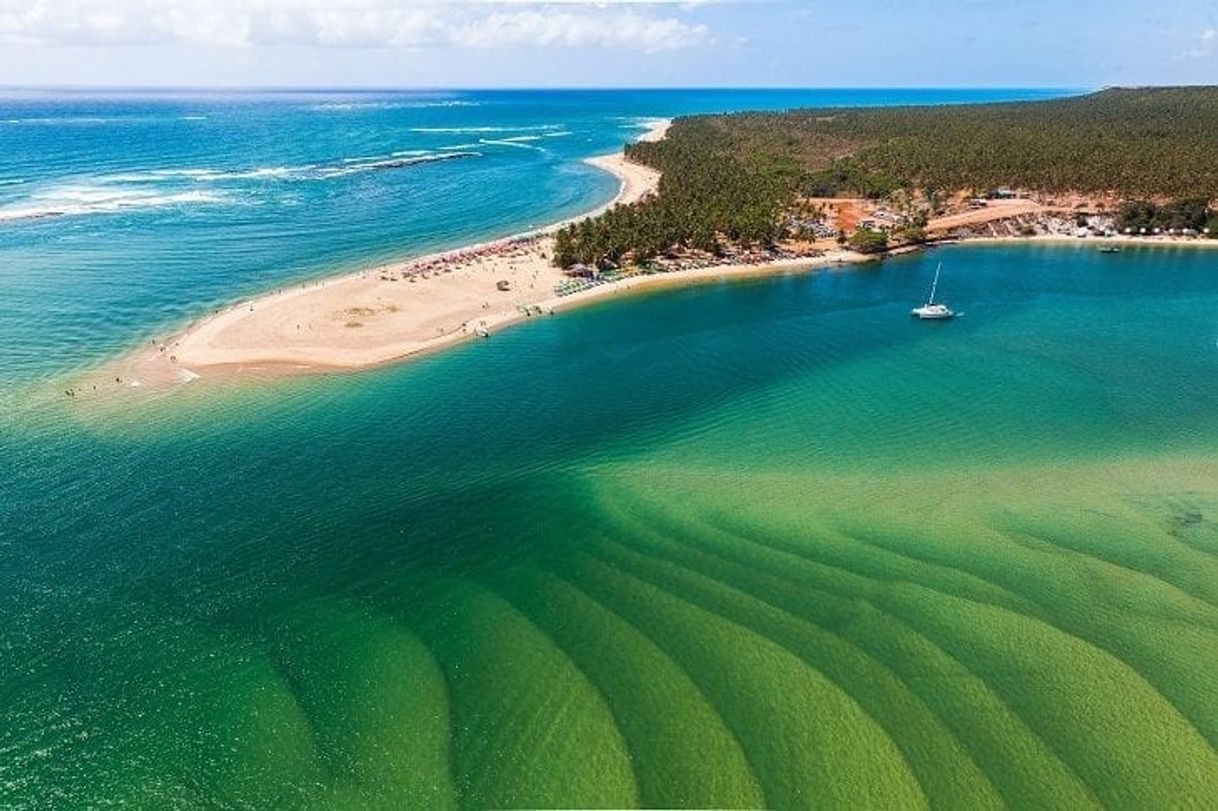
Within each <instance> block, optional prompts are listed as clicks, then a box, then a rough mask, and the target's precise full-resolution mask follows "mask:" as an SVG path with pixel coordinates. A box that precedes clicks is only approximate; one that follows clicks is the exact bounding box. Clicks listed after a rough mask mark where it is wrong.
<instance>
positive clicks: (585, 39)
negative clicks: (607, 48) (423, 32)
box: [452, 10, 710, 52]
mask: <svg viewBox="0 0 1218 811" xmlns="http://www.w3.org/2000/svg"><path fill="white" fill-rule="evenodd" d="M452 39H453V41H454V42H455V43H457V44H460V45H466V46H471V47H495V46H502V45H523V44H538V45H569V46H584V47H586V46H591V45H624V46H628V47H631V46H632V47H636V48H640V49H642V50H644V51H651V52H655V51H664V50H670V49H674V48H687V47H691V46H694V45H701V44H703V43H706V42H709V41H710V32H709V31H708V30H707V28H706V26H704V25H688V24H686V23H683V22H681V21H680V20H677V19H672V18H668V19H656V18H653V17H650V16H646V15H642V14H637V13H634V12H625V13H618V14H612V15H605V14H603V13H596V14H590V13H586V12H567V11H563V12H557V13H556V12H554V11H553V10H542V11H512V12H496V13H493V14H489V15H487V16H485V17H483V18H481V19H479V20H477V21H475V22H472V23H470V24H467V25H464V26H460V27H457V28H455V29H453V31H452Z"/></svg>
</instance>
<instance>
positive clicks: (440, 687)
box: [0, 246, 1218, 807]
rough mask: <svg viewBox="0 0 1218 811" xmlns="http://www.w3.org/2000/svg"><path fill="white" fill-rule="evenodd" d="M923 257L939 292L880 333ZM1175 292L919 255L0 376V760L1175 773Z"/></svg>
mask: <svg viewBox="0 0 1218 811" xmlns="http://www.w3.org/2000/svg"><path fill="white" fill-rule="evenodd" d="M940 259H942V260H943V261H944V267H945V274H944V282H943V291H944V293H945V295H946V296H947V300H948V301H950V302H951V303H952V304H953V305H954V306H957V307H959V308H961V309H963V310H965V311H966V313H967V314H966V316H965V317H964V318H963V319H961V320H958V321H956V322H953V323H947V324H923V323H918V322H915V321H913V320H911V319H910V318H909V317H908V315H907V314H906V310H907V308H908V307H909V305H910V302H916V301H917V300H919V298H920V296H921V295H922V294H923V293H924V290H925V288H926V286H927V284H928V283H929V280H930V275H931V274H932V273H933V268H934V264H935V263H936V262H937V261H939V260H940ZM1215 313H1218V254H1213V253H1210V252H1207V251H1200V250H1193V251H1189V250H1176V251H1172V250H1162V249H1141V250H1127V251H1125V252H1124V253H1122V254H1120V255H1119V256H1115V257H1114V256H1105V255H1101V254H1098V253H1096V252H1095V251H1094V250H1090V249H1088V248H1086V247H1083V246H1079V247H1077V248H1076V247H1043V248H1029V247H977V248H953V249H949V250H943V251H941V252H935V253H931V254H928V255H925V256H912V257H905V258H900V259H896V260H891V261H887V262H884V263H883V264H879V265H875V266H871V267H867V268H863V269H858V270H840V271H839V270H830V271H823V272H819V273H816V274H811V275H792V276H783V277H777V278H772V279H766V280H757V281H752V282H738V283H723V284H717V285H711V286H705V287H700V288H691V289H687V290H680V291H667V292H663V293H655V294H651V295H645V296H642V297H639V298H635V299H629V300H620V301H614V302H611V303H606V304H603V305H599V306H595V307H591V308H588V309H585V310H581V311H577V312H573V313H570V314H568V315H565V316H563V317H561V318H554V319H549V320H545V321H537V322H531V323H528V324H525V325H523V326H521V327H519V328H517V329H513V330H510V331H508V332H505V333H502V334H501V335H499V336H497V337H496V339H495V340H493V341H490V342H484V343H479V344H471V345H466V346H463V347H460V348H457V349H455V350H454V351H452V352H449V353H446V354H443V355H439V356H434V357H430V358H427V359H424V360H421V361H419V362H417V363H411V364H407V365H404V366H401V367H394V368H389V369H383V370H378V371H374V372H369V373H366V374H360V375H353V376H339V377H333V378H307V379H299V380H283V381H277V382H273V383H270V384H267V385H264V386H259V387H248V386H239V385H238V386H232V387H225V388H219V389H217V388H211V389H204V388H196V389H193V390H190V389H188V390H187V391H185V392H183V393H180V394H177V395H174V396H173V397H170V398H168V399H165V400H158V401H152V402H147V403H144V404H139V403H136V404H132V402H131V401H125V402H124V403H123V404H122V405H121V410H118V409H115V408H106V407H104V406H99V405H98V404H97V402H96V401H93V403H91V404H87V403H84V402H81V403H73V402H66V401H63V400H62V399H47V400H42V401H39V400H37V398H36V397H35V398H34V399H33V400H32V401H31V402H29V403H27V405H26V407H25V408H24V409H22V410H20V411H19V412H17V413H15V414H14V413H10V414H9V416H8V417H6V419H5V424H4V430H3V434H4V436H5V448H4V454H5V457H6V460H7V462H8V464H7V465H6V468H5V474H4V475H5V488H4V489H5V493H6V504H7V506H6V509H5V510H4V512H3V515H2V516H0V538H3V539H4V540H3V547H4V565H3V568H2V570H0V572H2V573H0V615H2V616H3V617H4V644H3V646H0V673H3V674H4V675H3V677H2V678H0V707H2V708H3V710H2V712H3V714H4V723H3V724H2V725H0V730H2V731H0V786H3V788H2V789H0V791H3V792H4V796H5V798H6V800H7V801H9V802H15V803H18V804H20V803H22V802H27V801H33V800H35V799H46V798H48V797H52V798H57V799H58V800H59V801H61V802H62V803H70V804H76V803H79V804H85V803H89V802H95V801H99V800H101V799H120V800H125V801H131V802H141V803H144V804H153V805H164V804H177V805H185V806H191V805H196V804H201V803H204V802H205V801H206V802H220V803H231V804H242V803H248V804H255V805H264V804H275V805H304V806H327V805H333V804H354V805H361V806H362V805H377V804H382V803H383V804H390V805H392V804H395V803H405V804H408V805H427V806H437V805H453V804H456V805H461V806H464V807H492V806H493V807H503V806H522V805H523V806H535V805H552V804H564V803H565V804H572V805H590V804H591V805H595V804H600V805H631V804H636V803H640V804H649V805H708V804H710V805H716V804H718V805H741V804H743V805H760V804H766V805H770V806H774V807H797V806H801V805H805V804H812V805H842V806H857V805H858V804H859V803H870V802H879V801H880V800H883V801H885V802H888V803H891V804H892V805H899V806H902V807H908V806H909V805H918V804H921V803H923V802H925V803H929V804H931V805H935V806H938V807H978V806H985V805H991V804H995V803H997V802H998V801H999V800H1001V801H1004V802H1007V803H1011V804H1015V805H1028V806H1035V807H1043V806H1044V805H1046V804H1052V803H1060V804H1063V805H1070V806H1078V805H1087V804H1091V803H1103V804H1107V805H1113V804H1117V805H1123V806H1141V807H1149V806H1151V805H1154V803H1153V802H1152V800H1154V799H1155V798H1159V799H1161V798H1163V797H1173V798H1174V797H1179V798H1182V800H1187V799H1188V798H1192V799H1193V800H1196V801H1198V802H1200V801H1201V800H1202V799H1203V798H1206V797H1210V796H1213V795H1212V791H1213V790H1214V782H1215V779H1218V755H1216V754H1215V751H1214V748H1213V747H1214V745H1215V743H1216V742H1218V717H1216V716H1215V714H1214V707H1218V696H1216V695H1214V690H1215V688H1214V682H1213V680H1212V678H1211V677H1210V674H1211V673H1212V672H1213V667H1214V665H1215V664H1218V660H1216V658H1215V651H1218V644H1215V643H1218V607H1216V606H1218V590H1216V589H1215V583H1218V577H1215V575H1218V563H1216V562H1215V555H1218V523H1215V521H1214V517H1213V516H1214V513H1215V511H1216V510H1218V491H1216V488H1215V485H1214V482H1216V481H1218V466H1216V465H1215V464H1214V462H1213V459H1214V455H1213V454H1214V437H1215V436H1218V430H1216V429H1218V424H1216V423H1218V376H1215V374H1214V370H1215V366H1216V365H1218V346H1216V345H1215V343H1216V340H1218V316H1216V315H1215ZM1097 719H1098V720H1097ZM1113 762H1118V763H1120V764H1122V765H1121V766H1120V768H1119V769H1118V770H1116V771H1115V772H1114V771H1113V767H1111V763H1113ZM944 764H947V765H944Z"/></svg>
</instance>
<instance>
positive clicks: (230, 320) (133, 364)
mask: <svg viewBox="0 0 1218 811" xmlns="http://www.w3.org/2000/svg"><path fill="white" fill-rule="evenodd" d="M670 123H671V122H670V121H668V120H661V121H657V122H655V123H654V124H653V125H652V126H651V127H650V128H649V129H648V130H647V132H646V133H644V134H643V135H642V136H641V137H640V139H639V140H659V139H661V138H663V137H664V134H665V132H666V131H667V129H668V126H669V124H670ZM587 163H589V164H591V165H593V166H596V167H597V168H599V169H602V170H604V171H606V172H609V173H611V174H613V175H614V176H615V177H617V178H618V181H619V188H618V192H617V194H616V195H615V196H614V197H613V199H612V200H610V201H609V202H608V203H606V204H605V205H603V206H600V207H598V208H596V209H594V210H592V211H589V212H586V213H584V214H581V215H580V216H579V217H575V218H571V219H569V220H564V221H562V222H557V223H553V224H551V225H549V226H547V227H545V228H542V229H539V230H535V231H531V232H527V233H522V234H518V235H514V236H511V237H506V238H504V239H499V240H495V241H491V242H486V243H481V244H477V245H471V246H467V247H463V248H459V249H456V250H451V251H445V252H442V253H436V254H430V255H427V256H423V257H419V258H416V259H411V260H408V261H403V262H395V263H391V264H387V265H383V266H380V267H376V268H371V269H367V270H361V271H358V272H354V273H347V274H344V275H340V276H334V277H331V278H326V279H321V280H314V281H308V282H303V283H301V284H297V285H294V286H291V287H286V288H282V289H280V290H276V291H273V292H268V293H266V294H263V295H260V296H257V297H255V298H252V299H247V300H244V301H240V302H237V303H235V304H233V305H231V306H229V307H227V308H224V309H222V310H219V311H217V312H216V313H214V314H212V315H211V316H209V317H207V318H204V319H202V320H200V321H198V322H195V323H194V324H191V325H190V326H188V327H187V328H186V329H184V330H183V331H181V332H178V333H176V334H173V335H170V336H168V337H165V338H158V339H156V340H154V341H151V342H150V343H149V344H147V345H145V346H143V347H141V348H140V349H139V350H137V351H136V352H134V353H132V354H131V355H129V356H127V357H125V358H123V359H121V360H120V361H118V362H117V363H114V364H109V365H107V366H106V367H105V368H104V369H103V370H102V372H103V374H104V375H105V377H106V378H107V379H109V378H111V377H113V378H115V379H116V380H118V381H122V382H123V383H125V384H128V385H132V386H137V387H138V386H145V385H151V386H161V385H165V384H173V383H185V382H191V381H194V380H197V379H199V378H203V377H210V376H215V375H231V374H241V373H262V374H285V373H286V374H291V373H306V372H310V371H327V370H342V369H359V368H364V367H369V366H374V365H378V364H383V363H388V362H391V361H394V360H398V359H401V358H404V357H408V356H411V355H416V354H419V353H422V352H427V351H431V350H435V349H439V348H442V347H445V346H448V345H451V344H453V343H456V342H458V341H462V340H467V339H471V338H485V337H488V336H489V335H490V334H491V333H492V332H493V331H495V330H498V329H501V328H503V327H504V326H506V325H508V324H511V323H515V322H517V321H520V320H523V319H525V318H529V317H536V316H538V315H540V314H543V313H551V312H554V311H557V310H559V309H563V308H566V307H569V306H571V305H572V304H574V303H578V302H586V301H588V300H590V299H592V298H599V297H602V296H605V295H610V294H612V293H614V292H617V291H620V290H622V289H627V288H628V285H626V284H621V285H616V286H615V285H602V286H600V287H597V288H595V289H593V290H590V291H584V292H581V293H577V294H572V295H569V296H567V297H565V298H560V297H558V296H557V295H556V294H555V293H554V287H555V285H557V284H560V283H562V282H564V281H567V280H568V279H567V276H566V275H564V274H563V272H562V271H561V270H559V269H558V268H556V267H554V265H553V264H552V262H551V261H550V257H551V254H552V247H553V237H552V236H551V235H552V233H553V232H554V231H556V230H557V229H558V228H560V227H561V226H563V225H565V224H567V223H568V222H572V221H575V220H579V219H583V218H584V217H588V216H595V215H597V214H599V213H601V212H603V211H604V210H606V209H608V208H610V207H612V206H615V205H621V204H627V203H632V202H635V201H637V200H639V199H641V198H643V197H645V196H646V195H648V194H651V193H653V192H654V191H655V189H656V186H657V184H658V183H659V177H660V175H659V172H657V171H655V170H654V169H651V168H649V167H646V166H642V165H639V164H635V163H631V162H630V161H628V160H626V159H625V157H624V156H623V155H622V154H620V153H618V154H613V155H602V156H599V157H595V158H589V159H588V160H587ZM590 294H594V295H590Z"/></svg>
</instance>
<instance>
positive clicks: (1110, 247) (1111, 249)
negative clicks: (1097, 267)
mask: <svg viewBox="0 0 1218 811" xmlns="http://www.w3.org/2000/svg"><path fill="white" fill-rule="evenodd" d="M1120 252H1121V249H1120V248H1118V247H1117V246H1115V245H1105V246H1104V247H1103V248H1100V253H1120Z"/></svg>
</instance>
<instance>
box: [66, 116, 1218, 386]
mask: <svg viewBox="0 0 1218 811" xmlns="http://www.w3.org/2000/svg"><path fill="white" fill-rule="evenodd" d="M670 123H671V122H670V121H669V120H663V121H659V122H657V123H656V124H655V125H653V126H652V127H651V129H649V130H648V131H647V132H646V133H645V134H644V135H643V136H641V138H640V140H659V139H661V138H663V137H664V135H665V132H666V131H667V129H668V126H669V124H670ZM585 162H586V163H588V164H590V165H593V166H596V167H597V168H599V169H601V170H603V171H606V172H609V173H610V174H613V175H614V176H615V177H616V178H617V179H618V191H617V193H616V194H615V195H614V197H613V198H612V199H611V200H610V201H608V202H607V203H605V204H603V205H601V206H598V207H596V208H594V209H592V210H591V211H588V212H585V213H583V214H580V215H578V216H575V217H570V218H567V219H564V220H561V221H559V222H555V223H552V224H550V225H547V226H544V227H542V228H537V229H533V230H530V231H526V232H523V233H519V234H515V235H513V236H508V237H504V238H501V239H497V240H491V241H487V242H481V243H477V244H474V245H469V246H464V247H460V248H455V249H451V250H447V251H442V252H438V253H432V254H427V255H425V256H421V257H417V258H414V259H409V260H404V261H397V262H390V263H386V264H382V265H379V266H375V267H370V268H366V269H362V270H355V271H346V272H343V273H339V274H335V275H331V276H327V277H322V278H320V279H314V280H308V281H304V282H299V283H297V284H296V285H294V286H292V287H290V288H281V289H279V290H276V291H270V292H267V293H263V294H261V295H257V296H254V297H252V298H247V299H243V300H240V301H237V302H234V303H233V304H230V305H229V306H227V307H225V308H222V309H219V310H217V311H216V312H214V313H213V314H211V315H209V316H206V317H203V318H201V319H198V320H196V321H194V322H192V323H191V324H189V325H187V326H186V327H185V328H183V329H180V330H178V331H176V332H174V333H173V334H171V336H170V337H168V338H166V339H164V340H162V341H156V340H153V341H151V342H150V343H149V344H144V345H143V346H142V347H140V348H137V349H135V350H132V351H129V352H128V353H127V354H126V355H124V356H121V357H119V358H117V359H115V360H113V361H110V362H107V363H105V364H103V365H102V366H101V367H99V368H97V369H95V370H94V371H93V372H92V373H87V374H86V377H87V378H93V381H94V382H95V388H97V386H96V382H99V381H100V380H106V381H107V382H108V381H109V380H111V379H113V381H114V384H111V385H107V386H106V388H107V389H110V390H113V389H114V386H115V385H117V386H119V387H121V388H128V387H133V388H143V387H148V388H153V389H160V388H165V387H173V386H178V385H183V384H186V383H191V382H194V381H196V380H200V379H226V378H231V377H237V376H253V377H278V376H287V375H300V374H325V373H336V372H355V371H360V370H364V369H370V368H375V367H378V366H383V365H387V364H390V363H396V362H400V361H403V360H405V359H408V358H411V357H415V356H422V355H426V354H430V353H432V352H435V351H439V350H441V349H445V348H448V347H450V346H453V345H455V344H457V343H460V342H463V341H467V340H474V339H478V338H487V337H490V335H491V334H492V333H494V332H497V331H499V330H501V329H505V328H507V327H509V326H511V325H514V324H516V323H519V322H521V321H524V320H527V319H529V318H533V317H539V316H542V315H544V314H549V315H553V314H555V313H559V312H562V311H566V310H570V309H574V308H576V307H580V306H584V305H587V304H591V303H593V302H597V301H602V300H608V299H611V298H613V297H616V296H620V295H623V294H632V293H639V292H644V291H647V290H654V289H661V288H664V287H677V286H686V285H694V284H700V283H709V282H715V281H722V280H729V279H736V278H741V277H745V276H749V277H763V276H770V275H776V274H782V273H792V272H801V273H802V272H810V271H813V270H818V269H823V268H826V267H833V266H844V265H854V264H861V263H866V262H871V261H879V260H882V259H884V258H886V257H890V256H897V255H901V254H906V253H912V252H915V251H919V250H924V249H928V248H932V247H936V246H941V245H951V244H968V243H975V244H1004V243H1006V244H1037V243H1040V244H1066V243H1073V244H1075V245H1078V246H1080V247H1087V246H1091V245H1095V246H1096V247H1103V246H1115V245H1148V246H1158V247H1163V246H1168V247H1173V246H1174V247H1214V248H1218V240H1201V239H1179V238H1172V237H1155V236H1140V235H1139V236H1133V235H1119V236H1114V237H1106V238H1088V239H1080V238H1077V237H1070V236H1065V235H1037V236H989V237H981V236H978V237H955V238H945V239H935V240H930V241H928V242H927V243H924V244H920V245H910V246H903V247H898V248H894V249H890V250H888V251H886V252H884V253H881V254H870V255H864V254H858V253H855V252H854V251H850V250H847V249H844V248H837V249H831V250H828V251H825V252H824V253H823V254H821V255H819V256H806V257H796V258H784V259H773V260H766V261H760V262H740V263H734V264H722V265H709V266H706V267H698V268H682V269H676V270H669V271H663V272H652V273H646V272H637V273H632V274H630V275H626V276H623V277H622V278H619V279H615V280H612V281H603V282H600V283H597V284H595V285H586V286H585V287H584V289H577V290H575V291H574V292H565V294H559V293H558V292H556V290H555V288H556V287H560V288H561V287H563V286H566V287H568V288H569V289H571V288H577V287H580V286H581V285H580V283H578V282H572V280H571V279H570V277H568V276H567V275H566V274H564V273H563V272H562V271H561V270H559V269H558V268H556V267H554V266H553V265H552V263H551V262H550V258H549V257H550V255H551V253H552V246H553V237H552V234H553V233H554V232H555V231H557V230H558V229H559V228H561V227H563V226H564V225H567V224H569V223H572V222H578V221H580V220H583V219H585V218H587V217H593V216H596V215H598V214H600V213H602V212H604V211H606V210H608V209H610V208H612V207H613V206H615V205H620V204H625V203H630V202H634V201H636V200H639V199H641V198H643V197H646V196H647V195H649V194H652V193H654V191H655V189H656V186H657V184H658V181H659V173H658V172H657V171H655V170H653V169H650V168H649V167H646V166H642V165H639V164H634V163H631V162H630V161H628V160H626V158H625V156H624V154H622V153H615V154H611V155H602V156H597V157H593V158H587V159H585ZM80 391H81V392H82V393H83V391H84V387H83V386H82V387H81V389H80Z"/></svg>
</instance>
